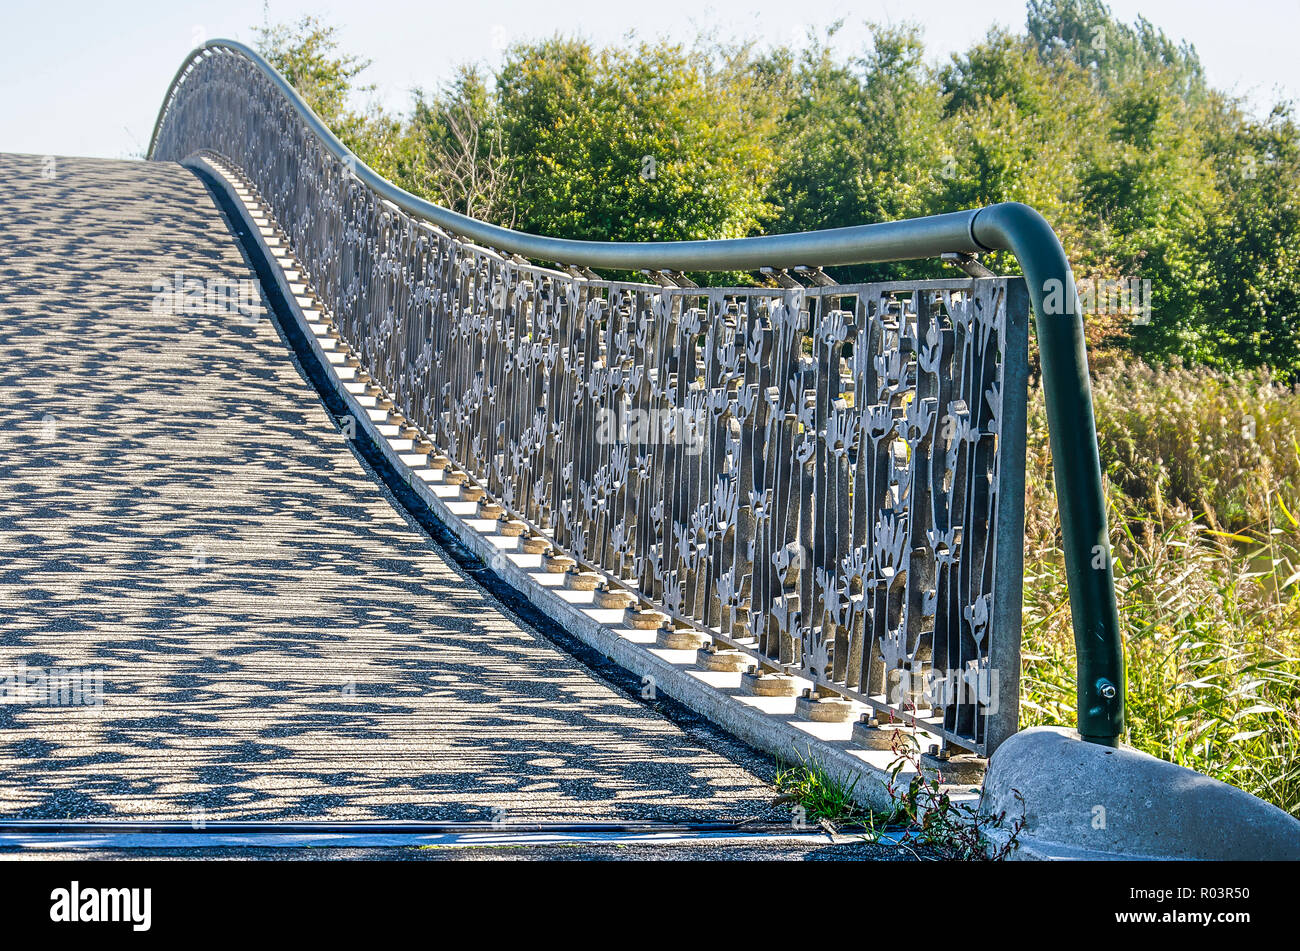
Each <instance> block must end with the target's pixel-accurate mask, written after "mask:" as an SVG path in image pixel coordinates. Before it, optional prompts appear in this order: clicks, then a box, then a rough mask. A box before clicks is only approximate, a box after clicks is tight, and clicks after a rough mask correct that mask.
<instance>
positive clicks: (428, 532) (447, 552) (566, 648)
mask: <svg viewBox="0 0 1300 951" xmlns="http://www.w3.org/2000/svg"><path fill="white" fill-rule="evenodd" d="M185 167H186V168H188V169H189V170H190V171H191V172H193V173H194V174H195V176H196V177H197V178H198V179H199V180H200V181H201V182H202V183H203V184H204V186H205V187H206V188H207V189H208V192H209V193H210V194H211V195H212V198H213V201H214V202H215V203H216V205H217V207H218V208H219V209H220V210H221V213H222V216H223V217H224V218H225V220H226V226H227V227H228V228H229V229H230V233H231V236H232V237H233V238H234V239H235V240H236V241H237V242H238V244H239V246H240V248H241V249H242V250H243V252H244V255H245V257H246V258H247V259H248V263H249V264H250V266H251V267H252V268H253V270H254V271H255V272H256V273H257V277H258V280H259V281H260V282H261V285H262V289H263V291H264V293H265V294H266V297H267V300H268V302H269V303H270V305H271V306H270V308H269V310H270V317H271V322H272V325H273V326H274V327H275V328H276V330H277V332H278V333H279V334H280V337H281V339H283V340H284V341H285V343H286V345H287V346H288V349H289V352H290V355H291V356H292V358H293V363H294V366H295V367H297V369H298V372H299V373H300V374H302V376H303V378H304V379H305V380H306V381H307V382H308V383H310V384H311V386H312V388H313V389H314V390H315V391H316V394H317V395H318V396H319V397H320V399H321V402H322V403H323V404H324V405H325V408H326V410H327V411H328V412H329V415H330V418H331V420H332V421H333V422H334V424H335V426H338V420H339V418H340V417H347V416H351V415H352V411H351V409H350V408H349V407H348V406H347V404H346V403H344V401H343V399H342V397H340V396H339V394H338V393H337V392H336V391H335V389H334V386H333V383H332V378H331V376H330V373H329V370H328V369H327V368H326V367H325V366H324V365H323V364H322V363H321V362H320V361H319V360H318V359H317V358H316V356H315V354H314V353H313V352H312V349H311V344H310V343H309V341H308V340H307V339H306V336H305V335H304V334H303V332H302V330H301V328H299V327H298V322H297V320H296V319H295V318H294V316H293V311H292V309H291V307H290V304H289V302H288V301H287V300H286V299H285V297H284V294H283V292H282V291H281V290H280V287H279V284H278V283H277V281H276V278H275V274H276V270H275V269H276V268H277V267H278V265H276V264H275V263H274V262H273V261H270V260H269V259H267V258H266V256H265V255H264V254H263V253H262V250H261V248H260V247H258V245H257V242H256V241H255V240H254V239H253V237H252V235H251V234H247V233H245V232H244V231H243V230H242V228H241V227H240V225H239V222H240V220H241V217H242V216H241V214H240V211H239V209H238V208H236V206H235V205H234V202H233V200H232V199H231V198H230V197H229V196H228V195H227V194H226V191H225V189H224V188H223V187H222V186H221V185H219V184H218V183H216V182H215V181H213V180H212V178H211V177H210V176H209V175H208V174H207V173H206V172H204V171H202V170H201V169H197V168H194V167H192V166H189V165H187V166H185ZM340 431H342V428H341V427H340ZM348 442H349V443H350V444H351V446H352V452H353V455H355V456H356V457H357V459H358V460H359V461H360V462H361V464H362V466H363V467H364V468H365V469H366V471H367V472H368V474H369V475H370V476H371V478H373V479H374V480H375V481H376V482H378V483H379V484H380V485H381V486H383V487H384V489H386V490H387V492H388V494H389V495H390V497H391V498H392V499H393V501H394V503H395V506H396V507H397V509H398V511H399V512H400V513H401V514H402V515H403V516H405V517H406V519H407V521H408V522H410V523H412V525H413V526H415V527H418V529H419V530H420V531H421V532H422V533H423V534H424V535H425V536H426V537H427V538H428V539H429V541H430V542H431V543H432V544H433V547H434V548H435V550H437V551H438V553H439V554H441V555H444V556H445V558H446V560H447V561H449V562H450V563H452V564H453V565H454V566H456V567H459V568H460V569H461V571H463V572H464V573H465V574H466V575H468V576H469V578H470V579H471V580H472V581H473V582H474V583H475V584H477V585H478V586H479V588H481V589H482V590H483V591H484V592H485V593H486V594H487V595H489V596H490V597H491V598H492V599H493V600H494V601H496V602H497V603H498V604H499V605H500V606H501V608H502V610H503V612H504V613H505V614H506V615H507V616H509V617H510V618H511V619H512V620H514V621H515V622H516V623H518V624H520V625H521V626H523V627H525V628H527V629H529V630H530V631H533V632H534V633H536V634H537V635H539V636H540V637H541V638H543V639H544V640H546V641H548V642H549V643H551V644H553V645H554V646H555V647H557V648H559V649H560V650H562V651H563V652H564V653H565V654H567V655H569V656H570V657H572V658H573V659H574V660H576V661H578V662H579V663H580V664H581V665H582V666H583V667H584V668H586V669H587V670H588V671H590V672H591V674H592V675H593V676H595V677H596V678H597V679H599V680H600V681H602V682H603V683H605V684H607V685H608V686H610V687H613V688H614V689H616V690H618V692H619V693H621V694H623V695H624V696H626V697H628V698H629V699H631V700H633V701H635V702H636V703H638V704H639V705H641V706H643V707H646V708H648V709H650V710H653V711H654V712H655V713H657V714H659V715H661V716H663V717H665V718H666V719H668V720H670V721H671V722H672V723H674V724H676V725H677V726H678V727H680V728H681V729H682V730H683V731H684V732H685V733H686V735H687V736H688V737H690V738H691V739H692V740H694V741H695V742H697V743H699V744H700V745H702V746H704V747H705V748H706V749H708V750H710V751H711V752H714V753H717V754H719V755H720V756H723V757H725V758H726V759H728V760H730V761H731V762H733V763H735V764H736V765H737V766H741V767H743V768H744V769H747V770H749V771H750V772H752V773H754V774H755V775H756V776H758V777H759V778H760V779H762V780H764V781H765V782H768V783H771V782H773V781H774V779H775V775H776V762H775V760H773V759H772V757H771V756H769V755H768V754H767V753H765V752H763V751H762V750H759V749H756V748H755V747H753V746H750V745H749V744H748V743H745V742H744V741H743V740H740V739H738V738H737V737H735V736H733V735H732V734H730V733H728V732H727V731H726V730H724V729H722V728H721V727H719V726H718V725H717V724H715V723H714V722H713V721H711V720H709V719H707V718H705V717H702V716H700V715H699V714H698V713H696V712H695V711H694V710H692V709H691V708H690V707H688V706H686V705H685V704H683V703H681V702H680V701H677V700H674V699H673V698H672V697H669V696H667V695H666V694H664V693H663V692H662V690H660V691H658V692H657V694H658V695H657V696H656V698H655V699H653V700H649V699H647V698H644V697H643V696H642V695H641V690H642V682H641V678H640V677H638V676H637V675H636V674H634V673H632V672H631V671H629V670H627V669H626V668H624V667H621V666H620V665H618V664H617V663H615V662H614V661H613V660H611V659H610V658H609V657H606V656H605V655H604V654H602V653H601V652H600V651H598V650H595V649H594V648H592V647H590V646H588V645H587V644H586V643H584V642H583V641H582V640H580V639H579V638H577V637H575V636H574V635H572V634H570V633H569V632H568V631H566V630H565V629H564V628H563V627H562V626H561V625H559V624H557V623H556V622H555V621H553V620H551V618H549V617H547V615H546V614H544V613H543V612H542V611H541V610H540V609H538V608H537V607H536V606H535V605H533V603H532V602H531V601H529V600H528V598H527V597H526V596H524V595H523V594H521V593H520V592H519V591H518V590H516V589H515V588H514V586H513V585H511V584H509V583H508V582H507V581H505V580H504V579H503V578H501V577H500V576H499V575H497V574H496V573H495V572H493V571H492V570H491V569H490V568H489V567H488V566H487V565H486V564H484V562H483V561H482V559H480V558H479V557H478V556H477V555H475V554H474V553H473V552H472V551H470V550H469V549H468V548H466V547H465V546H464V545H463V544H462V543H461V542H460V540H459V539H457V538H456V536H455V535H454V534H453V533H452V531H451V530H450V529H448V528H447V526H445V525H444V524H443V523H442V521H441V520H440V519H439V518H438V517H437V516H436V515H435V514H434V513H433V511H432V510H431V509H430V508H429V506H428V505H427V504H426V503H425V502H424V500H423V499H421V498H420V497H419V495H417V494H416V492H415V491H414V490H413V489H412V488H411V487H410V486H409V485H407V484H406V481H405V480H404V479H403V478H402V477H401V475H400V474H399V473H398V472H397V470H396V469H394V468H393V466H392V465H391V464H390V463H389V462H388V460H387V459H385V458H384V456H383V453H382V452H380V450H379V448H378V447H377V446H375V445H374V443H373V442H372V441H371V440H370V439H369V438H365V437H363V436H362V435H361V432H360V430H358V433H357V437H356V438H355V439H350V440H348Z"/></svg>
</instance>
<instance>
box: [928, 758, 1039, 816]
mask: <svg viewBox="0 0 1300 951" xmlns="http://www.w3.org/2000/svg"><path fill="white" fill-rule="evenodd" d="M988 766H989V761H988V760H986V759H985V758H984V757H982V756H974V755H972V754H966V753H963V754H959V755H957V756H948V757H946V758H945V757H943V756H935V755H934V754H932V753H922V754H921V771H922V772H923V773H924V774H925V776H926V778H928V779H937V780H938V781H939V782H941V783H961V784H962V785H963V786H966V785H973V786H978V785H979V784H980V783H982V782H984V775H985V773H986V772H987V771H988ZM1007 815H1009V816H1011V817H1012V818H1014V817H1015V816H1017V815H1019V813H1018V812H1012V811H1011V810H1008V811H1007Z"/></svg>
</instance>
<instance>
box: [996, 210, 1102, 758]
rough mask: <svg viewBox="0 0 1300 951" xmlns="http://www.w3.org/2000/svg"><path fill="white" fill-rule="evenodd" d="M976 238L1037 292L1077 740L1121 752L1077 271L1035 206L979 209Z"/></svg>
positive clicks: (1098, 469) (1036, 319) (1034, 294)
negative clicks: (1011, 259)
mask: <svg viewBox="0 0 1300 951" xmlns="http://www.w3.org/2000/svg"><path fill="white" fill-rule="evenodd" d="M971 234H972V235H973V236H974V238H975V240H976V241H978V242H979V243H980V244H981V245H983V246H984V247H985V248H986V249H988V250H1006V251H1010V252H1011V253H1012V254H1014V255H1015V256H1016V260H1017V261H1019V262H1020V267H1021V269H1022V270H1023V271H1024V274H1025V281H1026V283H1027V284H1028V285H1029V296H1030V301H1031V302H1032V304H1033V308H1034V326H1035V328H1036V330H1037V334H1038V353H1039V359H1040V360H1041V362H1042V369H1043V395H1044V399H1045V401H1046V403H1047V425H1048V430H1049V433H1050V437H1051V446H1052V472H1053V476H1054V478H1055V480H1056V499H1057V506H1058V508H1059V510H1060V515H1061V534H1062V536H1063V539H1064V548H1065V573H1066V580H1067V582H1068V583H1069V589H1070V614H1071V620H1072V622H1073V625H1074V644H1075V650H1076V652H1077V654H1078V673H1077V680H1078V683H1077V686H1078V707H1079V733H1080V734H1081V735H1082V736H1083V738H1084V739H1086V740H1089V741H1091V742H1093V743H1101V744H1103V745H1106V746H1116V745H1118V743H1119V737H1120V735H1121V734H1122V733H1123V729H1124V653H1123V646H1122V642H1121V639H1120V629H1119V610H1118V608H1117V606H1116V603H1115V577H1114V570H1113V568H1112V565H1111V554H1110V538H1109V533H1108V531H1107V527H1106V497H1105V492H1104V491H1103V488H1102V478H1101V458H1100V456H1099V454H1098V448H1097V424H1096V421H1095V419H1094V417H1093V410H1092V386H1091V383H1090V381H1089V378H1088V355H1087V351H1086V349H1085V347H1084V340H1083V315H1082V314H1081V313H1080V307H1079V297H1078V293H1077V291H1076V289H1075V285H1074V274H1073V272H1072V271H1071V270H1070V262H1069V261H1068V260H1067V259H1066V257H1065V250H1064V249H1063V248H1062V247H1061V242H1060V241H1059V240H1058V239H1057V237H1056V233H1055V232H1053V231H1052V228H1051V226H1050V225H1049V224H1048V223H1047V222H1046V221H1045V220H1044V219H1043V216H1042V215H1040V214H1039V213H1038V212H1036V211H1034V209H1032V208H1030V207H1029V206H1028V205H1022V204H1019V203H1016V202H1009V203H1006V204H1001V205H992V206H990V207H988V208H984V209H982V210H980V211H979V212H978V213H977V214H976V216H975V219H974V221H973V222H972V223H971Z"/></svg>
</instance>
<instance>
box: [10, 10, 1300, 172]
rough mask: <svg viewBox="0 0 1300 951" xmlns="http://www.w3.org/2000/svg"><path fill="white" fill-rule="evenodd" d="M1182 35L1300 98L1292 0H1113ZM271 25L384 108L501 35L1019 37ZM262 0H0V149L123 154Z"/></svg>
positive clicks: (704, 20) (799, 23) (490, 52)
mask: <svg viewBox="0 0 1300 951" xmlns="http://www.w3.org/2000/svg"><path fill="white" fill-rule="evenodd" d="M1110 6H1111V9H1112V10H1113V11H1114V12H1115V13H1116V15H1117V16H1118V17H1119V18H1120V19H1121V20H1124V21H1126V22H1132V21H1133V20H1134V19H1136V18H1137V17H1138V15H1143V16H1145V17H1147V19H1149V20H1151V21H1152V22H1153V23H1155V24H1156V25H1157V26H1159V27H1161V28H1162V29H1164V30H1165V32H1166V33H1168V34H1169V35H1171V36H1172V37H1174V38H1175V39H1186V40H1189V41H1191V42H1192V43H1193V44H1195V46H1196V48H1197V50H1198V52H1199V53H1200V55H1201V59H1202V61H1203V62H1204V64H1205V66H1206V70H1207V73H1208V75H1209V79H1210V81H1211V83H1212V84H1213V85H1215V86H1218V87H1220V88H1225V89H1229V90H1233V91H1235V92H1237V93H1239V94H1242V95H1245V96H1246V97H1248V99H1249V100H1250V102H1251V103H1252V104H1254V106H1255V107H1256V109H1257V110H1258V109H1261V108H1264V107H1266V106H1267V105H1269V104H1271V103H1272V102H1273V101H1274V100H1275V99H1277V98H1279V97H1284V98H1288V99H1300V56H1297V55H1296V53H1295V49H1294V47H1295V43H1296V40H1297V38H1300V0H1237V2H1235V3H1224V2H1223V0H1114V2H1112V3H1111V4H1110ZM267 7H268V12H269V16H270V19H271V21H272V22H277V21H285V20H294V19H297V18H298V17H299V16H301V15H302V14H304V13H313V14H316V15H318V16H321V17H323V18H324V19H325V20H326V21H328V22H330V23H334V24H336V25H337V26H338V27H339V28H340V34H341V37H342V39H343V44H344V47H345V48H346V49H347V51H348V52H352V53H356V54H359V55H361V56H364V57H367V58H369V59H370V60H372V61H373V65H372V66H371V68H370V69H369V70H367V71H366V73H365V74H363V79H364V80H366V81H368V82H372V83H375V84H377V86H378V87H379V88H378V90H377V92H376V95H377V97H378V99H379V101H380V102H381V103H383V104H384V105H385V106H387V107H388V108H390V109H394V110H404V109H405V108H406V106H407V104H408V102H409V100H410V90H411V89H413V88H416V87H424V88H435V87H437V86H438V85H439V84H440V83H441V82H442V81H444V80H445V79H447V78H448V77H449V75H450V72H451V69H452V67H453V66H454V65H455V64H457V63H460V62H465V61H476V62H480V63H483V64H486V65H487V66H489V67H491V66H494V65H496V64H497V63H498V62H499V60H500V55H501V49H502V48H504V46H506V45H507V44H508V43H509V42H510V41H512V40H514V39H521V38H538V37H542V36H546V35H549V34H551V33H554V32H556V31H560V32H565V33H574V32H576V33H580V34H582V35H584V36H586V37H587V38H588V39H590V40H592V41H594V42H597V43H613V42H619V41H620V40H622V39H623V38H624V37H625V36H626V35H627V34H628V33H629V32H630V31H635V33H636V34H637V35H639V36H642V37H646V38H655V37H659V36H663V35H667V36H671V37H674V38H681V39H689V38H691V37H692V36H694V35H695V34H696V33H698V32H700V31H703V30H716V31H717V32H718V33H719V35H720V36H721V37H724V38H735V37H756V38H758V39H760V40H762V41H766V42H769V43H781V42H788V41H791V40H792V39H795V40H801V39H802V37H803V36H804V34H805V32H806V30H807V29H808V28H809V27H812V28H813V29H815V30H818V31H820V30H821V29H822V28H823V27H825V26H826V25H827V24H829V23H831V22H832V21H834V20H836V19H838V18H844V20H845V28H844V30H843V31H842V32H841V34H840V35H839V37H838V42H837V46H840V47H842V48H844V49H845V50H846V51H847V50H851V49H853V48H855V47H856V48H861V47H862V45H863V41H864V37H865V36H866V31H865V29H864V28H863V26H862V24H863V21H864V20H867V19H871V20H876V21H881V22H895V23H897V22H903V21H909V20H910V21H914V22H918V23H920V24H921V26H922V27H923V28H924V30H925V36H926V41H927V48H928V49H929V51H930V55H931V58H932V59H935V60H938V59H946V58H947V57H948V56H949V55H950V54H951V53H953V52H955V51H959V50H962V49H964V48H966V47H967V46H968V45H970V44H971V43H972V42H973V41H974V40H976V39H978V38H979V37H981V36H983V35H984V33H985V32H986V31H987V30H988V28H989V27H990V26H992V25H993V24H995V23H998V24H1001V25H1003V26H1007V27H1011V28H1014V29H1016V30H1017V31H1020V30H1022V29H1023V27H1024V3H1023V0H978V2H972V0H955V2H954V0H924V2H917V0H635V2H628V0H621V2H611V0H492V2H489V3H479V2H474V0H452V2H448V0H425V2H418V0H312V2H299V0H270V2H269V3H268V4H267ZM263 18H264V11H263V2H262V0H211V2H195V3H185V2H179V0H134V2H133V0H109V2H105V0H80V2H59V0H45V2H40V0H36V2H31V0H0V37H3V40H4V45H3V49H4V59H3V61H0V151H5V152H30V153H35V154H41V155H44V154H57V155H96V156H106V157H110V158H116V157H123V156H127V155H131V154H134V153H138V152H141V151H143V149H144V148H145V147H146V146H147V145H148V141H149V134H150V132H151V131H152V129H153V123H154V119H155V117H156V115H157V110H158V106H159V104H160V102H161V99H162V95H163V93H164V92H165V91H166V88H167V83H168V82H169V81H170V80H171V77H172V74H173V73H174V72H175V70H176V67H177V66H178V65H180V62H181V59H182V57H183V56H184V55H185V54H186V53H187V52H188V51H189V50H190V49H191V48H193V47H194V46H195V45H197V42H198V41H201V40H202V39H203V38H211V37H229V38H233V39H239V40H244V41H251V40H252V38H253V28H254V26H256V25H257V24H260V23H262V22H263Z"/></svg>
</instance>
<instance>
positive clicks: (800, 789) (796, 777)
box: [776, 754, 874, 832]
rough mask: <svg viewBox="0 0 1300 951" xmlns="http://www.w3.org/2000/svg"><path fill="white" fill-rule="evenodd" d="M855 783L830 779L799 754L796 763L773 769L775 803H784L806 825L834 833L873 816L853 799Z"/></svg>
mask: <svg viewBox="0 0 1300 951" xmlns="http://www.w3.org/2000/svg"><path fill="white" fill-rule="evenodd" d="M857 785H858V780H857V778H856V777H855V778H854V779H852V780H850V781H847V782H846V781H843V780H841V779H838V778H836V777H835V776H832V775H831V774H830V773H829V772H827V770H826V768H825V767H823V766H822V765H821V764H820V763H818V762H817V761H816V760H815V759H814V758H813V757H812V756H811V755H808V756H804V755H803V754H799V762H798V763H785V762H782V761H780V760H778V762H777V768H776V788H777V792H778V793H779V794H780V796H779V797H778V799H777V802H788V803H791V804H792V808H793V809H795V810H802V812H800V813H798V815H799V816H801V817H802V818H803V819H805V820H807V821H808V822H810V823H814V824H817V825H822V826H823V827H827V826H829V828H828V829H827V831H831V832H833V831H835V829H836V828H837V827H839V826H844V825H863V824H868V825H869V824H871V823H872V821H873V820H874V816H873V815H872V814H871V812H870V810H868V809H864V808H863V807H862V805H861V804H860V803H859V802H858V801H857V800H856V799H854V798H853V793H854V790H856V788H857Z"/></svg>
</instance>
